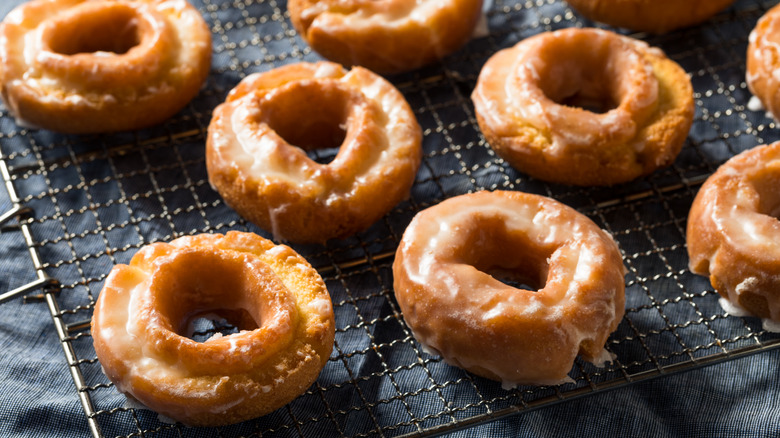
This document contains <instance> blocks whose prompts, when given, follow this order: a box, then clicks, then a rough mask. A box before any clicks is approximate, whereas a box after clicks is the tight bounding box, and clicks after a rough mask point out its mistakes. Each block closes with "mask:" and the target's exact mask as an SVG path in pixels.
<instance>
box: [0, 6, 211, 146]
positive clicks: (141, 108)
mask: <svg viewBox="0 0 780 438" xmlns="http://www.w3.org/2000/svg"><path fill="white" fill-rule="evenodd" d="M120 30H121V31H120ZM210 66H211V33H210V32H209V29H208V27H207V25H206V23H205V21H204V20H203V17H201V15H200V13H198V11H197V10H196V9H195V8H194V7H193V6H191V5H190V4H189V3H187V1H186V0H173V1H165V0H137V1H103V0H34V1H31V2H29V3H25V4H23V5H21V6H19V7H17V8H16V9H14V10H13V11H11V12H10V13H9V14H8V15H7V16H6V17H5V19H4V20H3V22H2V24H0V94H2V98H3V101H4V102H5V105H6V107H7V108H8V109H9V111H10V112H11V113H12V114H13V115H14V117H16V119H17V121H18V123H20V124H22V125H25V126H33V127H41V128H46V129H50V130H53V131H58V132H63V133H93V132H111V131H120V130H129V129H138V128H143V127H147V126H150V125H153V124H156V123H159V122H161V121H163V120H165V119H167V118H169V117H171V116H172V115H174V114H175V113H176V112H178V111H179V110H181V109H182V108H183V107H184V105H186V104H187V103H188V102H189V101H190V100H191V99H192V98H193V97H195V95H196V94H197V93H198V91H199V89H200V86H201V85H202V84H203V82H204V81H205V79H206V77H207V76H208V73H209V69H210Z"/></svg>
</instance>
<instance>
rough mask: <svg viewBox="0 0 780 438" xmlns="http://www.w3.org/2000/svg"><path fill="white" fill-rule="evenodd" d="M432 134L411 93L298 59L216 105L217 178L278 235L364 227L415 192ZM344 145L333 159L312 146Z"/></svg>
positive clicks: (212, 145)
mask: <svg viewBox="0 0 780 438" xmlns="http://www.w3.org/2000/svg"><path fill="white" fill-rule="evenodd" d="M421 142H422V131H421V129H420V125H419V124H418V123H417V120H416V119H415V116H414V113H413V112H412V109H411V108H410V107H409V104H408V103H407V102H406V100H405V99H404V97H403V95H402V94H401V93H400V92H399V91H398V90H397V89H396V88H395V87H394V86H393V85H392V84H390V82H388V81H386V80H385V79H383V78H382V77H381V76H378V75H376V74H374V73H372V72H370V71H368V70H366V69H364V68H361V67H354V68H353V69H352V70H350V71H347V70H345V69H344V68H342V67H341V66H340V65H338V64H335V63H332V62H319V63H298V64H291V65H287V66H284V67H279V68H276V69H274V70H270V71H268V72H264V73H258V74H254V75H251V76H248V77H247V78H245V79H244V80H243V81H241V83H239V84H238V85H237V86H236V88H234V89H233V90H232V91H231V92H230V94H229V95H228V98H227V100H226V101H225V103H223V104H221V105H220V106H218V107H217V109H216V110H214V115H213V117H212V120H211V123H210V124H209V128H208V139H207V144H206V165H207V168H208V175H209V181H210V182H211V184H212V185H213V186H214V187H215V188H216V189H217V190H218V191H219V193H220V195H222V197H223V198H224V199H225V201H226V202H227V204H228V205H230V206H231V207H232V208H234V209H235V210H236V211H237V212H238V213H239V214H240V215H241V216H243V217H244V218H246V219H248V220H250V221H251V222H254V223H255V224H257V225H259V226H260V227H261V228H263V229H265V230H266V231H269V232H271V233H272V234H273V236H274V237H275V238H276V239H281V240H288V241H291V242H298V243H323V242H325V241H327V240H328V239H332V238H344V237H347V236H350V235H352V234H354V233H356V232H359V231H363V230H365V229H366V228H368V227H369V226H370V225H371V224H373V223H374V222H376V221H377V220H379V219H380V218H381V217H382V216H383V215H385V214H386V213H387V212H389V211H390V210H391V209H392V208H393V207H394V206H395V205H396V204H397V203H398V202H400V201H401V200H403V199H405V198H406V197H408V196H409V190H410V188H411V187H412V184H413V183H414V178H415V175H416V173H417V169H418V167H419V165H420V160H421V159H422V147H421ZM334 148H338V152H337V154H336V156H335V158H333V160H332V161H330V162H329V163H320V162H316V161H314V160H313V159H312V158H310V157H309V156H308V155H307V151H316V150H322V149H334Z"/></svg>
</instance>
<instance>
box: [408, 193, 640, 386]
mask: <svg viewBox="0 0 780 438" xmlns="http://www.w3.org/2000/svg"><path fill="white" fill-rule="evenodd" d="M624 271H625V270H624V267H623V263H622V258H621V255H620V251H619V250H618V247H617V245H616V244H615V242H614V241H613V240H612V238H611V237H610V236H609V235H608V234H607V233H606V232H604V231H603V230H601V229H600V228H599V227H598V226H597V225H596V224H595V223H593V221H591V220H590V219H588V218H587V217H586V216H584V215H582V214H580V213H578V212H577V211H575V210H574V209H572V208H570V207H568V206H565V205H564V204H561V203H559V202H557V201H555V200H553V199H550V198H546V197H543V196H538V195H532V194H527V193H522V192H509V191H496V192H477V193H473V194H468V195H461V196H456V197H454V198H450V199H447V200H445V201H443V202H441V203H440V204H437V205H435V206H433V207H430V208H428V209H426V210H423V211H421V212H420V213H418V214H417V215H416V216H415V217H414V219H413V220H412V222H411V224H410V225H409V227H408V228H407V229H406V231H405V232H404V236H403V239H402V240H401V243H400V245H399V247H398V250H397V252H396V256H395V261H394V263H393V286H394V289H395V296H396V299H397V300H398V304H399V306H400V308H401V310H402V311H403V315H404V320H405V321H406V323H407V324H408V325H409V327H410V328H411V329H412V331H413V332H414V336H415V338H416V339H417V340H418V341H419V342H420V343H421V344H423V345H424V346H427V347H428V348H430V349H432V350H433V352H434V353H438V354H441V356H442V357H443V358H444V359H445V360H446V361H447V362H448V363H451V364H453V365H457V366H460V367H462V368H465V369H466V370H468V371H471V372H473V373H474V374H477V375H480V376H483V377H487V378H489V379H494V380H498V381H501V382H503V383H504V385H505V386H506V387H511V386H514V385H516V384H534V385H539V384H558V383H562V382H564V381H566V380H567V374H568V373H569V371H571V367H572V364H573V361H574V358H575V356H576V355H577V354H578V353H579V354H581V355H582V356H583V357H584V358H585V359H586V360H589V361H591V362H594V363H603V362H605V361H608V360H611V358H610V356H609V354H608V353H607V352H606V351H605V350H604V344H605V343H606V341H607V338H608V337H609V335H610V334H611V333H612V332H613V331H614V330H615V329H616V328H617V326H618V324H619V323H620V320H621V319H622V317H623V314H624V304H625V296H624V293H625V292H624V291H625V284H624V278H623V276H624ZM493 275H496V277H493ZM497 278H509V279H511V280H515V281H517V282H518V283H523V284H527V285H529V286H530V287H532V288H538V289H539V290H526V289H522V288H515V287H512V286H509V285H507V284H504V283H503V282H501V281H499V280H498V279H497Z"/></svg>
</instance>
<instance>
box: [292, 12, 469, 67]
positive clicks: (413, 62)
mask: <svg viewBox="0 0 780 438" xmlns="http://www.w3.org/2000/svg"><path fill="white" fill-rule="evenodd" d="M287 6H288V9H289V11H290V19H291V20H292V23H293V25H294V26H295V29H296V30H297V31H298V33H300V35H301V37H302V38H303V39H304V40H305V41H306V42H307V43H308V44H309V45H310V46H311V47H312V48H313V49H314V50H315V51H317V52H318V53H319V54H321V55H323V56H324V57H325V58H327V59H329V60H331V61H336V62H339V63H341V64H343V65H345V66H352V65H360V66H363V67H366V68H368V69H369V70H372V71H375V72H377V73H383V74H384V73H400V72H404V71H410V70H413V69H416V68H418V67H421V66H423V65H426V64H429V63H431V62H434V61H436V60H437V59H441V58H443V57H444V56H446V55H448V54H450V53H452V52H454V51H456V50H457V49H459V48H460V47H461V46H463V45H464V44H465V43H466V42H467V41H468V40H469V38H470V37H471V35H472V33H473V31H474V28H475V26H476V24H477V21H478V19H479V17H480V14H481V9H482V0H423V1H415V0H290V1H289V2H288V3H287Z"/></svg>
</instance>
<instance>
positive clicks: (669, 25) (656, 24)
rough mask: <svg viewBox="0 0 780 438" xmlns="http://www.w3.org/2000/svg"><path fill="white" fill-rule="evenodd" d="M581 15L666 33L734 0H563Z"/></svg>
mask: <svg viewBox="0 0 780 438" xmlns="http://www.w3.org/2000/svg"><path fill="white" fill-rule="evenodd" d="M566 1H567V3H569V5H570V6H571V7H572V8H574V9H575V10H576V11H577V12H579V13H580V14H582V15H584V16H585V17H587V18H589V19H591V20H594V21H599V22H602V23H606V24H609V25H610V26H616V27H625V28H627V29H632V30H639V31H644V32H652V33H657V34H661V33H666V32H669V31H671V30H674V29H679V28H681V27H688V26H693V25H694V24H699V23H701V22H703V21H705V20H707V19H708V18H710V17H712V16H713V15H715V14H717V13H718V12H719V11H721V10H722V9H725V8H726V7H728V6H729V5H730V4H732V3H734V0H683V1H680V0H566Z"/></svg>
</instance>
